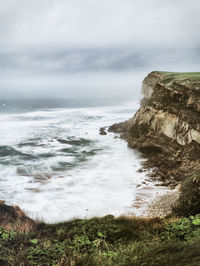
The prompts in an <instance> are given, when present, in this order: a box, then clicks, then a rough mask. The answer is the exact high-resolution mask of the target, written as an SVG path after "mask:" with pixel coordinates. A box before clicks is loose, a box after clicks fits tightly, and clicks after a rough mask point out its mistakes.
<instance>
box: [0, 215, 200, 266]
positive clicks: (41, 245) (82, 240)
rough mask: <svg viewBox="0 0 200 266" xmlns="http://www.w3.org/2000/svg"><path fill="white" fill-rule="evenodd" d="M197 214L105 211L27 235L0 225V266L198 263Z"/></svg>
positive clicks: (42, 227) (199, 220)
mask: <svg viewBox="0 0 200 266" xmlns="http://www.w3.org/2000/svg"><path fill="white" fill-rule="evenodd" d="M199 240H200V216H191V217H189V218H176V217H169V218H166V219H159V218H155V219H139V218H125V217H120V218H114V217H113V216H111V215H109V216H106V217H103V218H93V219H89V220H86V219H85V220H73V221H69V222H65V223H59V224H45V223H41V224H38V229H37V230H36V231H35V232H33V233H28V234H23V233H17V232H12V231H10V232H8V231H5V230H3V229H2V228H1V229H0V265H27V266H28V265H58V266H60V265H84V266H85V265H91V266H94V265H103V266H104V265H138V266H140V265H148V266H149V265H159V266H160V265H170V264H172V263H173V265H181V266H183V265H187V266H188V265H200V248H199Z"/></svg>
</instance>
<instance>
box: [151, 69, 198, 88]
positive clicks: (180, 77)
mask: <svg viewBox="0 0 200 266" xmlns="http://www.w3.org/2000/svg"><path fill="white" fill-rule="evenodd" d="M155 72H156V73H159V74H162V77H161V80H160V83H161V84H163V85H165V86H168V87H172V88H173V87H174V86H176V84H175V82H178V83H180V84H183V85H185V86H188V87H189V88H192V87H200V72H165V71H155Z"/></svg>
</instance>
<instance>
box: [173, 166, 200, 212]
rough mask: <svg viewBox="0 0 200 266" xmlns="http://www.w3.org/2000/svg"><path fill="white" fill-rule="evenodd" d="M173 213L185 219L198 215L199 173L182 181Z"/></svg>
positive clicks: (199, 209) (199, 201)
mask: <svg viewBox="0 0 200 266" xmlns="http://www.w3.org/2000/svg"><path fill="white" fill-rule="evenodd" d="M174 211H175V212H176V213H178V214H179V215H183V216H186V217H188V216H190V215H195V214H198V213H200V171H198V172H196V173H195V174H193V175H192V176H190V177H188V178H187V179H186V180H185V181H183V184H182V187H181V194H180V197H179V200H178V202H177V205H176V207H175V208H174Z"/></svg>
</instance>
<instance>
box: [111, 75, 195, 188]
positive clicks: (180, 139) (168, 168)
mask: <svg viewBox="0 0 200 266" xmlns="http://www.w3.org/2000/svg"><path fill="white" fill-rule="evenodd" d="M142 93H143V95H144V97H143V99H142V100H141V107H140V109H139V110H138V111H137V113H136V114H135V116H134V117H133V118H131V119H130V120H129V121H126V122H123V123H121V124H115V125H113V126H112V127H111V128H110V131H113V132H117V133H123V134H122V136H123V137H125V138H126V139H127V142H128V145H129V146H130V147H132V148H136V149H138V150H140V151H141V152H142V153H143V154H144V155H145V156H146V157H147V159H148V160H147V161H146V162H145V165H144V166H145V167H147V168H153V169H154V174H153V176H157V177H160V178H161V180H162V181H163V182H164V183H170V184H174V185H176V184H177V183H178V182H179V181H182V180H183V179H184V178H185V177H187V176H188V175H191V174H192V173H194V172H196V171H197V170H198V169H199V167H200V73H199V72H192V73H174V72H157V71H154V72H151V73H150V74H149V75H148V76H147V77H146V78H145V79H144V81H143V85H142Z"/></svg>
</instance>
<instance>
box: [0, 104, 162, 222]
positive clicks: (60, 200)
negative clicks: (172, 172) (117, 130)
mask: <svg viewBox="0 0 200 266" xmlns="http://www.w3.org/2000/svg"><path fill="white" fill-rule="evenodd" d="M138 108H139V102H136V101H135V102H133V101H132V102H121V103H117V102H114V101H112V102H111V101H109V100H106V101H105V100H102V99H101V100H94V99H93V100H92V99H91V100H56V99H54V100H1V101H0V125H1V126H0V199H1V200H5V202H6V203H7V204H14V205H18V206H20V207H21V208H22V209H23V210H24V211H25V212H26V213H27V214H28V215H29V216H30V217H32V218H37V219H38V218H39V219H43V220H44V221H47V222H58V221H64V220H68V219H71V218H74V217H79V218H83V217H92V216H103V215H107V214H113V215H116V216H118V215H123V214H126V215H129V214H130V215H132V214H137V213H138V212H139V210H140V209H141V208H139V209H138V206H140V205H141V206H142V203H143V202H145V200H147V199H148V198H149V197H152V195H153V194H155V193H156V192H157V191H158V190H159V188H155V187H152V184H149V183H148V182H147V183H146V184H142V182H144V179H145V174H144V173H139V172H138V169H139V168H140V166H141V161H142V160H143V159H142V158H141V156H140V154H139V153H138V152H136V151H134V150H132V149H129V148H128V147H127V143H126V142H125V141H123V140H121V139H120V138H119V137H116V136H115V135H114V134H113V133H108V134H107V135H105V136H102V135H99V128H100V127H104V126H110V125H112V124H113V123H117V122H121V121H124V120H126V119H128V118H130V117H132V116H133V114H134V112H136V110H137V109H138ZM140 185H141V186H140ZM141 206H140V207H141Z"/></svg>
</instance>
